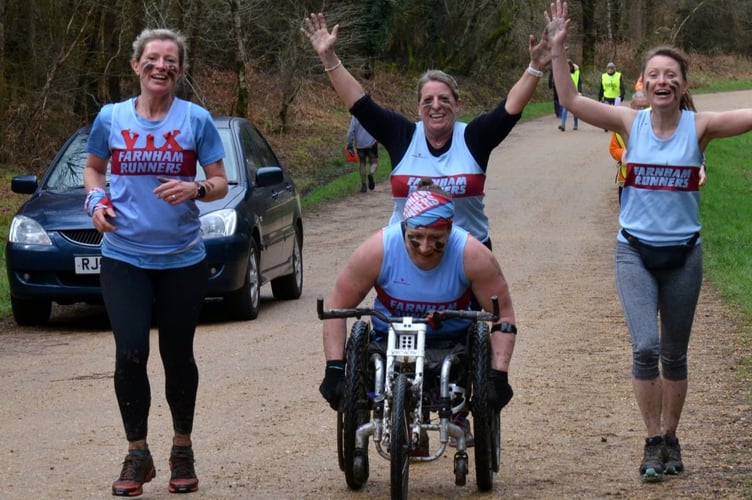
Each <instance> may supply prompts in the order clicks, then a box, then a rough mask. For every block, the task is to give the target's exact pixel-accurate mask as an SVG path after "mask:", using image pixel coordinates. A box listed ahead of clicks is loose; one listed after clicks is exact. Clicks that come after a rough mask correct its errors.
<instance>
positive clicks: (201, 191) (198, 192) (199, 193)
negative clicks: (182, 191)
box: [194, 182, 206, 200]
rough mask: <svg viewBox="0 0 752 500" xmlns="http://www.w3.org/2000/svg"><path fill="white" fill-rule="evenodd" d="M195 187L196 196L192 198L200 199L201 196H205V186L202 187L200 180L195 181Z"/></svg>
mask: <svg viewBox="0 0 752 500" xmlns="http://www.w3.org/2000/svg"><path fill="white" fill-rule="evenodd" d="M196 188H197V189H196V197H195V198H194V200H200V199H201V198H203V197H205V196H206V188H205V187H204V185H203V184H201V183H200V182H197V183H196Z"/></svg>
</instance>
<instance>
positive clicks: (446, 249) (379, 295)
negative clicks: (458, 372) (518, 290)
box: [319, 179, 517, 430]
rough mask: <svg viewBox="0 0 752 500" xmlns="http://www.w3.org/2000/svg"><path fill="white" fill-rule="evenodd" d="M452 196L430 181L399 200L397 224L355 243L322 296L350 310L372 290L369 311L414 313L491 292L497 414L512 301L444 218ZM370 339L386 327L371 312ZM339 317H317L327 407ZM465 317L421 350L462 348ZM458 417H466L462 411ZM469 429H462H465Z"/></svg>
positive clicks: (341, 380) (494, 269)
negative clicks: (496, 309) (496, 307)
mask: <svg viewBox="0 0 752 500" xmlns="http://www.w3.org/2000/svg"><path fill="white" fill-rule="evenodd" d="M453 215H454V202H453V201H452V199H451V197H450V196H449V195H448V194H447V193H445V192H444V191H442V190H441V189H440V188H439V187H438V186H436V185H434V184H432V182H431V181H430V179H426V180H423V181H422V182H421V185H420V186H419V187H418V189H417V190H416V191H414V192H413V193H412V194H411V195H410V196H409V197H408V199H407V202H406V204H405V209H404V213H403V221H402V222H401V223H397V224H392V225H389V226H387V227H385V228H383V229H381V230H380V231H378V232H377V233H375V234H374V235H372V236H371V237H369V238H368V239H367V240H366V241H365V242H364V243H362V244H361V245H360V246H359V247H358V248H357V249H356V250H355V252H354V253H353V254H352V255H351V257H350V258H349V259H348V261H347V263H346V264H345V266H344V268H343V269H342V271H341V272H340V273H339V275H338V276H337V279H336V282H335V286H334V289H333V290H332V292H331V293H330V295H329V297H328V298H327V300H326V303H327V306H328V307H329V308H331V309H339V308H353V307H356V306H357V305H358V304H360V303H361V302H362V301H363V300H364V299H365V298H366V296H367V294H368V293H369V292H370V291H371V289H375V291H376V298H375V301H374V309H375V310H377V311H380V312H382V313H383V314H385V315H386V316H389V317H399V316H418V315H419V313H418V311H441V310H469V309H470V308H471V300H472V298H473V296H474V297H476V300H478V302H479V303H480V305H481V306H482V307H483V309H484V310H486V311H491V310H492V309H493V307H492V301H491V297H497V298H498V305H499V317H498V320H497V321H496V322H494V324H493V326H492V327H491V334H490V346H491V370H490V373H489V382H490V385H489V387H488V403H489V406H490V407H491V408H492V409H493V410H495V411H496V412H497V413H498V411H500V410H501V409H502V408H503V407H504V406H505V405H506V404H507V403H508V402H509V401H510V400H511V398H512V395H513V391H512V388H511V386H510V384H509V381H508V371H509V363H510V360H511V357H512V353H513V350H514V344H515V338H516V332H517V329H516V327H515V317H514V309H513V307H512V300H511V297H510V294H509V289H508V287H507V282H506V279H505V278H504V275H503V272H502V270H501V266H500V265H499V263H498V261H497V260H496V258H495V257H494V255H493V253H491V251H490V250H489V249H488V248H487V247H486V246H484V245H483V244H482V243H480V242H479V241H478V240H476V239H475V238H474V237H472V236H471V235H469V234H468V233H467V232H466V231H465V230H463V229H461V228H459V227H456V226H454V225H453V224H452V220H453ZM372 321H373V327H374V330H373V332H371V340H372V343H371V345H372V346H373V345H374V344H378V343H379V341H383V342H385V339H386V337H385V334H386V331H387V325H386V324H385V323H384V321H382V320H380V319H379V318H377V317H376V316H372ZM346 322H347V320H346V319H345V318H336V319H327V320H325V321H324V322H323V342H324V354H325V357H326V370H325V376H324V380H323V381H322V382H321V385H320V387H319V391H320V392H321V394H322V396H324V398H325V399H326V400H327V402H329V405H330V406H331V407H332V409H334V410H338V409H339V405H340V399H341V398H342V396H343V394H344V385H345V343H346V339H347V324H346ZM471 324H472V320H468V319H462V318H452V319H448V320H445V321H443V322H442V325H441V328H433V326H437V325H432V324H431V323H430V322H429V327H428V330H427V333H426V348H427V367H429V368H430V365H431V364H432V363H431V357H433V356H430V355H429V354H428V353H429V352H430V350H433V349H436V348H438V349H440V351H441V352H443V353H446V352H447V351H451V350H452V349H453V348H455V347H456V348H457V352H461V351H462V350H463V349H464V346H465V343H466V339H467V336H468V330H469V328H470V326H471ZM464 415H467V413H466V412H465V413H464ZM468 430H469V428H468Z"/></svg>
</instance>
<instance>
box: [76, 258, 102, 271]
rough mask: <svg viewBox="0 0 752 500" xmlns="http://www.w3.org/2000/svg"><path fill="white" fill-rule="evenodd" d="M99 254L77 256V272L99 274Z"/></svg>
mask: <svg viewBox="0 0 752 500" xmlns="http://www.w3.org/2000/svg"><path fill="white" fill-rule="evenodd" d="M101 258H102V257H100V256H99V255H89V256H86V257H75V263H76V274H99V260H100V259H101Z"/></svg>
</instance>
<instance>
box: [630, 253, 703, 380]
mask: <svg viewBox="0 0 752 500" xmlns="http://www.w3.org/2000/svg"><path fill="white" fill-rule="evenodd" d="M701 285H702V246H701V245H700V244H699V243H698V244H697V245H695V247H694V248H693V249H692V250H691V251H690V253H689V255H688V256H687V261H686V263H685V264H684V266H683V267H681V268H678V269H673V270H667V271H649V270H647V269H645V266H643V264H642V260H641V259H640V255H639V253H638V252H637V250H636V249H635V248H633V247H631V246H630V245H629V244H627V243H621V242H618V243H617V244H616V288H617V290H618V292H619V299H620V300H621V304H622V308H623V310H624V317H625V319H626V321H627V328H628V329H629V335H630V337H631V339H632V375H633V376H634V377H635V378H636V379H639V380H652V379H654V378H656V377H658V376H659V375H660V373H661V371H659V366H658V364H659V360H660V367H661V369H662V373H663V378H665V379H667V380H672V381H679V380H685V379H686V378H687V346H688V345H689V334H690V331H691V330H692V321H693V320H694V316H695V309H696V307H697V301H698V299H699V296H700V287H701ZM658 313H660V331H659V329H658V319H657V314H658Z"/></svg>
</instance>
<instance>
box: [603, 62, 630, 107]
mask: <svg viewBox="0 0 752 500" xmlns="http://www.w3.org/2000/svg"><path fill="white" fill-rule="evenodd" d="M624 93H625V90H624V79H623V78H622V77H621V73H620V72H618V71H616V64H614V63H613V62H609V63H608V64H607V65H606V72H605V73H602V74H601V81H600V87H599V88H598V100H599V101H600V102H605V103H606V104H610V105H611V106H619V105H621V103H622V102H624Z"/></svg>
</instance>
